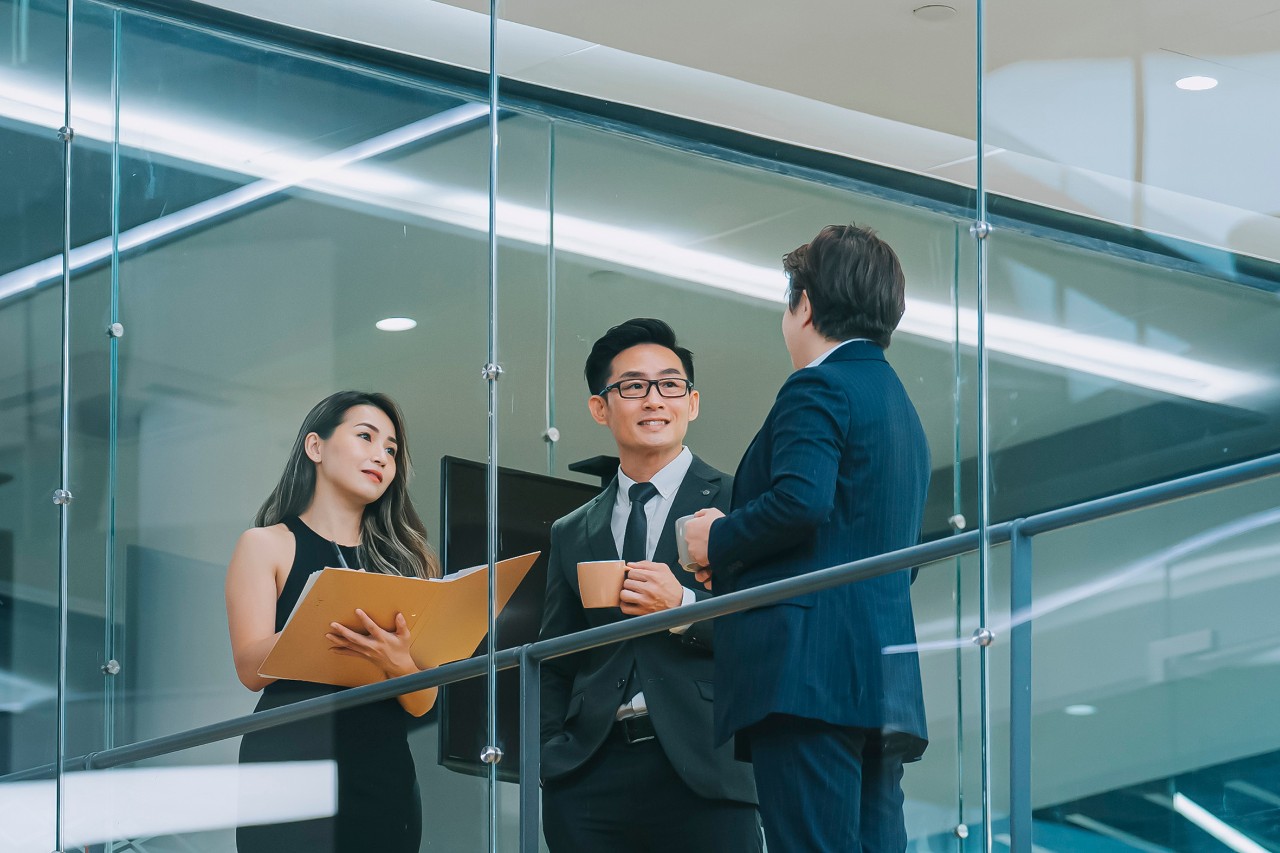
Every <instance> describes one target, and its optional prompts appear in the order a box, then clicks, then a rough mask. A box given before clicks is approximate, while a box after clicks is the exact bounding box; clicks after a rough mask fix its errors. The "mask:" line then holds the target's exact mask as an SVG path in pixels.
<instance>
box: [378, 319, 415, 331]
mask: <svg viewBox="0 0 1280 853" xmlns="http://www.w3.org/2000/svg"><path fill="white" fill-rule="evenodd" d="M374 325H375V326H377V327H378V328H379V329H381V330H382V331H384V332H407V331H409V330H410V329H412V328H413V327H414V326H416V325H418V321H417V320H412V319H410V318H408V317H388V318H387V319H385V320H379V321H378V322H376V323H374Z"/></svg>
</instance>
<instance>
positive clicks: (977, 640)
mask: <svg viewBox="0 0 1280 853" xmlns="http://www.w3.org/2000/svg"><path fill="white" fill-rule="evenodd" d="M995 641H996V632H995V631H992V630H991V629H990V628H979V629H977V630H976V631H974V632H973V644H974V645H975V646H982V647H983V648H984V649H985V648H986V647H987V646H989V645H991V644H992V643H994V642H995Z"/></svg>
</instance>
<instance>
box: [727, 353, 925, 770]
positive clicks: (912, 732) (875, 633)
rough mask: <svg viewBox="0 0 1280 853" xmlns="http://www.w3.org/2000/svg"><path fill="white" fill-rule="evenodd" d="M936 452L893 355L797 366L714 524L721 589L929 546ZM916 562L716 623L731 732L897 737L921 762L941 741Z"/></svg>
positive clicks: (839, 356)
mask: <svg viewBox="0 0 1280 853" xmlns="http://www.w3.org/2000/svg"><path fill="white" fill-rule="evenodd" d="M928 482H929V449H928V445H927V443H926V440H925V436H924V430H923V428H922V427H921V425H920V420H919V417H918V416H917V415H916V411H915V408H914V406H912V404H911V401H910V400H909V399H908V397H907V394H906V391H905V390H904V389H903V387H902V383H901V382H900V381H899V380H898V377H897V374H896V373H894V371H893V368H891V367H890V366H889V364H888V362H887V361H885V358H884V351H883V350H882V349H881V348H880V347H879V346H877V345H875V344H873V343H870V342H866V341H854V342H852V343H848V344H846V345H844V346H842V347H840V348H839V349H837V350H836V351H835V352H833V353H832V354H831V356H830V357H829V358H827V360H826V361H824V362H823V363H822V364H820V365H818V366H816V367H808V368H804V369H801V370H797V371H796V372H795V373H793V374H792V375H791V377H790V378H789V379H788V380H787V382H786V383H785V384H784V385H783V386H782V389H781V390H780V391H779V392H778V397H777V400H776V401H775V403H774V406H773V409H772V410H771V411H770V413H769V415H768V417H767V418H766V420H765V423H764V425H763V426H762V427H761V429H760V432H759V434H758V435H757V436H756V438H755V440H754V441H753V442H752V444H751V446H750V447H749V448H748V450H747V453H746V455H745V456H744V457H743V459H742V462H741V464H740V465H739V467H738V471H737V474H736V475H735V479H734V489H733V501H732V506H733V511H732V512H731V513H730V514H729V515H728V516H727V517H725V518H723V519H720V520H719V521H717V522H715V524H714V525H713V526H712V528H711V536H710V547H709V551H710V558H711V567H712V569H713V570H714V571H713V584H714V590H715V592H716V593H724V592H732V591H734V590H738V589H745V588H748V587H753V586H758V585H759V584H762V583H765V582H768V581H773V580H778V579H780V578H787V577H793V576H796V575H799V574H803V573H805V572H809V571H813V570H815V569H820V568H825V567H827V566H831V565H836V564H839V563H845V562H849V561H851V560H857V559H860V558H863V557H869V556H873V555H875V554H880V553H884V552H886V551H892V550H895V549H898V548H903V547H906V546H909V545H913V544H915V543H916V542H917V541H918V539H919V534H920V525H921V521H922V516H923V512H924V499H925V491H926V489H927V488H928ZM910 582H911V576H910V572H907V571H902V572H897V573H895V574H893V575H890V576H887V577H881V578H875V579H872V580H866V581H861V582H859V583H856V584H852V585H850V586H846V587H842V588H838V589H833V590H827V591H825V592H820V593H811V594H808V595H804V596H800V597H798V598H795V599H791V600H789V601H786V602H783V603H781V604H777V605H773V606H770V607H763V608H759V609H756V610H752V611H748V612H745V613H737V614H731V615H729V616H724V617H722V618H721V619H720V620H718V621H717V623H716V637H717V639H716V644H717V646H718V652H717V654H716V690H717V696H716V702H715V725H716V742H717V743H720V742H723V741H725V740H727V739H729V738H730V737H731V736H733V735H734V734H735V733H737V732H740V731H742V730H743V729H745V728H747V727H748V726H751V725H753V724H755V723H758V722H760V721H761V720H763V719H764V718H765V717H766V716H768V715H770V714H789V715H794V716H797V717H805V718H810V719H815V720H822V721H825V722H828V723H831V724H834V725H838V726H849V727H858V728H865V729H877V730H881V731H884V732H886V734H888V735H891V736H895V737H896V738H897V739H898V742H899V743H900V744H901V748H902V749H903V751H905V752H906V753H907V758H908V759H913V758H917V757H918V756H919V754H920V753H921V752H923V749H924V745H925V742H926V738H927V733H926V728H925V715H924V703H923V698H922V693H921V685H920V665H919V660H918V658H917V656H916V655H915V654H894V655H885V654H883V653H882V649H884V647H886V646H891V645H902V644H910V643H914V642H915V625H914V621H913V617H912V613H911V598H910Z"/></svg>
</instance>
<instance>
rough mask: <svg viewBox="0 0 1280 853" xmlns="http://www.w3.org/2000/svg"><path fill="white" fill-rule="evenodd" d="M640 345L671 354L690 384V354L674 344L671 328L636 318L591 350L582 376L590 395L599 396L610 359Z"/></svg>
mask: <svg viewBox="0 0 1280 853" xmlns="http://www.w3.org/2000/svg"><path fill="white" fill-rule="evenodd" d="M640 344H657V345H658V346H660V347H666V348H667V349H669V350H671V351H672V352H674V353H675V354H676V355H677V356H679V357H680V363H681V364H682V365H683V366H684V373H685V377H686V378H687V379H688V380H689V381H690V382H693V353H692V352H690V351H689V350H687V349H685V348H684V347H682V346H680V345H679V344H678V343H676V333H675V332H674V331H672V329H671V327H670V326H668V325H667V324H666V323H664V322H662V321H661V320H654V319H652V318H650V317H637V318H635V319H634V320H628V321H627V322H625V323H619V324H618V325H616V326H614V327H613V328H612V329H610V330H609V331H607V332H605V333H604V335H603V336H602V337H601V338H600V340H598V341H596V342H595V345H594V346H593V347H591V354H590V355H589V356H587V366H586V369H585V370H584V371H583V373H584V374H585V375H586V377H587V386H588V387H589V388H590V390H591V393H592V394H599V393H600V391H601V390H602V389H603V388H604V386H605V385H607V384H608V383H609V374H610V372H611V371H612V370H613V360H614V358H616V357H617V355H618V353H620V352H622V351H623V350H627V349H631V348H632V347H634V346H639V345H640Z"/></svg>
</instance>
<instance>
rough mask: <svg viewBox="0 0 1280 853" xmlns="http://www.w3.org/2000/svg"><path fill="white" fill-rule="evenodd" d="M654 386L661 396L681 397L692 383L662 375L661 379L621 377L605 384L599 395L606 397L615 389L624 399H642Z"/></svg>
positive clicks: (691, 388)
mask: <svg viewBox="0 0 1280 853" xmlns="http://www.w3.org/2000/svg"><path fill="white" fill-rule="evenodd" d="M654 388H657V389H658V394H659V395H660V396H663V397H683V396H685V395H686V394H688V393H689V392H690V391H692V390H693V383H692V382H690V381H689V380H688V379H679V378H676V377H671V376H668V377H664V378H662V379H622V380H620V381H618V382H614V383H613V384H612V385H606V386H604V388H603V389H601V391H600V396H601V397H608V396H609V392H610V391H615V390H616V391H617V392H618V396H619V397H621V398H623V399H624V400H643V399H644V398H645V397H648V396H649V392H650V391H652V390H653V389H654Z"/></svg>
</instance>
